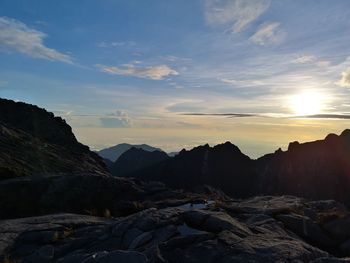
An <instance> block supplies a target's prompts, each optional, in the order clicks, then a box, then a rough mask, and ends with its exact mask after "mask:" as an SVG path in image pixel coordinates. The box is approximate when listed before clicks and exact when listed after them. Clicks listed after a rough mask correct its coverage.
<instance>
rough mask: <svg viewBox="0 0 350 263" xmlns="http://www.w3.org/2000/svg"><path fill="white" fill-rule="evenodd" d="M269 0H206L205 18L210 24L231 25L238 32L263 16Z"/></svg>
mask: <svg viewBox="0 0 350 263" xmlns="http://www.w3.org/2000/svg"><path fill="white" fill-rule="evenodd" d="M269 5H270V1H269V0H249V1H247V0H206V2H205V18H206V20H207V23H208V24H210V25H229V26H230V27H231V30H232V31H233V32H235V33H238V32H240V31H242V30H243V29H245V28H246V27H247V26H248V25H249V24H250V23H252V22H253V21H255V20H256V19H257V18H258V17H259V16H261V15H262V14H263V13H264V12H265V11H266V10H267V9H268V7H269Z"/></svg>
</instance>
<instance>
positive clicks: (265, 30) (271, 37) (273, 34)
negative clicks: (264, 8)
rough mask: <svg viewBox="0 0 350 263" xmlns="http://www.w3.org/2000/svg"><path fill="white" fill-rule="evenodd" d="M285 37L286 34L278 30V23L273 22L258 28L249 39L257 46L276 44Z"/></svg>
mask: <svg viewBox="0 0 350 263" xmlns="http://www.w3.org/2000/svg"><path fill="white" fill-rule="evenodd" d="M285 35H286V33H285V32H284V31H283V30H282V29H281V28H280V23H278V22H273V23H268V24H263V25H262V26H260V28H259V29H258V30H257V31H256V32H255V34H254V35H252V36H251V37H250V40H251V41H253V42H254V43H255V44H258V45H266V44H278V43H280V42H281V41H282V40H283V38H284V37H285Z"/></svg>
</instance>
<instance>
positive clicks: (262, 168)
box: [256, 130, 350, 204]
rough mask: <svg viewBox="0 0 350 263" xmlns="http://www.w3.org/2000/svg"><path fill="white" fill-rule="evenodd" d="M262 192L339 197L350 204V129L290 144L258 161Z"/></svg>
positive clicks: (259, 184) (313, 197)
mask: <svg viewBox="0 0 350 263" xmlns="http://www.w3.org/2000/svg"><path fill="white" fill-rule="evenodd" d="M256 169H257V171H258V173H259V182H258V186H259V192H260V193H266V194H281V193H283V194H293V195H298V196H304V197H307V198H312V199H320V198H322V199H336V200H339V201H342V202H345V203H347V204H350V193H349V189H350V130H345V131H343V132H342V133H341V134H340V135H339V136H338V135H336V134H329V135H328V136H327V137H326V138H325V139H324V140H317V141H314V142H307V143H298V142H293V143H290V144H289V147H288V150H287V151H281V150H278V151H276V152H275V153H273V154H268V155H265V156H263V157H261V158H259V159H258V160H257V161H256Z"/></svg>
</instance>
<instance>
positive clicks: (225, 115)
mask: <svg viewBox="0 0 350 263" xmlns="http://www.w3.org/2000/svg"><path fill="white" fill-rule="evenodd" d="M180 115H187V116H222V117H229V118H243V117H257V116H258V115H257V114H249V113H181V114H180Z"/></svg>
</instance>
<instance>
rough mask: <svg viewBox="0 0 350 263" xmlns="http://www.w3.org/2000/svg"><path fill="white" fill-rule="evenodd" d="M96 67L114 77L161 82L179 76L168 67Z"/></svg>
mask: <svg viewBox="0 0 350 263" xmlns="http://www.w3.org/2000/svg"><path fill="white" fill-rule="evenodd" d="M96 67H97V68H99V69H100V70H101V71H102V72H105V73H109V74H113V75H122V76H132V77H137V78H146V79H153V80H161V79H163V78H164V77H167V76H170V75H178V74H179V73H178V72H177V71H175V70H174V69H172V68H170V67H168V66H167V65H159V66H150V67H136V66H135V65H134V64H126V65H123V66H122V67H113V66H106V65H101V64H97V65H96Z"/></svg>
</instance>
